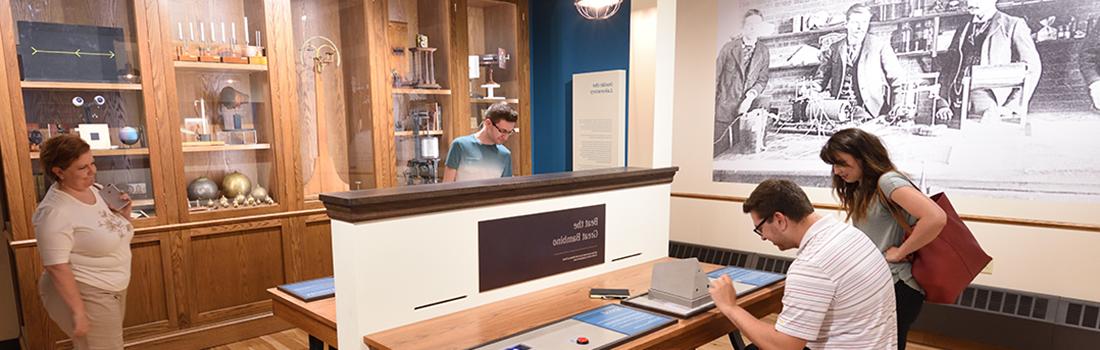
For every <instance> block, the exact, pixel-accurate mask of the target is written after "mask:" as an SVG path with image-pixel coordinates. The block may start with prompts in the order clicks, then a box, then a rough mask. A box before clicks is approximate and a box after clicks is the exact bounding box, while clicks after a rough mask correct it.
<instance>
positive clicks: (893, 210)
mask: <svg viewBox="0 0 1100 350" xmlns="http://www.w3.org/2000/svg"><path fill="white" fill-rule="evenodd" d="M902 176H903V177H904V175H902ZM905 181H909V184H910V185H912V186H913V187H914V188H917V185H916V184H914V183H913V181H912V180H909V178H908V177H905ZM875 188H876V190H877V191H878V195H879V196H881V197H882V201H883V202H882V204H883V206H885V207H886V210H887V211H889V212H890V215H891V216H893V217H894V221H896V222H897V223H898V226H901V228H902V229H903V230H905V238H904V239H909V235H911V234H913V226H911V225H909V222H908V221H906V220H905V217H904V216H902V215H901V211H902V210H905V209H904V208H902V207H901V205H899V204H897V203H895V202H894V200H893V199H890V197H888V196H886V192H883V191H882V187H879V186H878V185H875ZM917 191H920V188H917ZM922 194H923V193H922Z"/></svg>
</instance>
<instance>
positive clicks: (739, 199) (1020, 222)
mask: <svg viewBox="0 0 1100 350" xmlns="http://www.w3.org/2000/svg"><path fill="white" fill-rule="evenodd" d="M672 196H673V197H679V198H691V199H703V200H711V201H720V202H733V203H744V202H745V200H747V199H748V197H743V196H718V195H711V194H701V193H687V192H673V193H672ZM814 208H817V209H829V210H840V206H839V205H836V204H823V203H814ZM959 217H960V218H962V219H963V221H970V222H984V223H990V224H1000V225H1015V226H1027V227H1039V228H1053V229H1060V230H1073V231H1087V232H1100V225H1092V224H1080V223H1074V222H1065V221H1053V220H1032V219H1019V218H1009V217H1003V216H990V215H973V214H959Z"/></svg>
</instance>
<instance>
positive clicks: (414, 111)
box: [386, 0, 454, 186]
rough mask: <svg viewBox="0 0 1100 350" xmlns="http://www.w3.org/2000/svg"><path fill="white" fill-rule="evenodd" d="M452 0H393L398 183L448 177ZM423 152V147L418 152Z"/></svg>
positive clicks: (390, 34)
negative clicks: (445, 173) (444, 175)
mask: <svg viewBox="0 0 1100 350" xmlns="http://www.w3.org/2000/svg"><path fill="white" fill-rule="evenodd" d="M449 4H451V2H450V1H447V0H391V1H390V2H389V7H388V11H387V13H388V18H387V19H388V21H387V23H386V38H387V44H388V46H387V47H388V48H389V53H388V55H389V69H390V75H391V81H390V83H391V84H392V85H393V86H394V88H393V90H392V91H393V115H392V118H393V129H392V130H393V142H394V152H395V160H396V161H395V163H394V169H395V176H396V178H397V185H399V186H404V185H414V184H421V183H436V182H442V180H443V169H442V166H444V165H443V162H444V160H445V156H446V153H445V152H446V150H447V144H446V142H447V141H448V140H450V139H452V138H453V137H454V135H447V133H446V132H445V130H446V127H447V126H449V124H450V123H449V122H448V117H449V116H450V115H452V114H453V113H454V112H453V110H454V106H453V105H452V98H451V96H452V85H453V84H452V82H451V78H450V76H449V75H448V72H449V71H450V70H451V69H452V67H449V66H448V64H447V62H448V59H449V58H450V56H451V48H450V43H451V40H450V39H451V38H450V35H448V34H449V32H448V30H449V28H450V18H451V17H450V15H451V14H450V11H448V9H449V7H448V5H449ZM418 152H419V153H418Z"/></svg>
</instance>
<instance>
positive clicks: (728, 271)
mask: <svg viewBox="0 0 1100 350" xmlns="http://www.w3.org/2000/svg"><path fill="white" fill-rule="evenodd" d="M722 275H729V276H730V279H732V280H733V281H734V282H740V283H744V284H751V285H754V286H766V285H769V284H772V283H775V282H778V281H781V280H783V279H784V278H786V276H785V275H783V274H778V273H772V272H766V271H760V270H750V269H746V268H741V267H737V266H727V267H724V268H721V269H718V270H714V271H711V272H710V273H708V274H707V277H710V278H719V277H722Z"/></svg>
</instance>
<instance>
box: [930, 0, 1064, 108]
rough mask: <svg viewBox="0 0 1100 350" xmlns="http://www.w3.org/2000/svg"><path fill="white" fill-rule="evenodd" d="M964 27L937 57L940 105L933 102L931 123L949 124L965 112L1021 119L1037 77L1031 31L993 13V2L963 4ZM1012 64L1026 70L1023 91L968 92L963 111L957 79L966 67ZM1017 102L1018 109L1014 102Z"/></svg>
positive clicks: (979, 0) (1039, 70) (965, 72)
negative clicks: (966, 17) (966, 18)
mask: <svg viewBox="0 0 1100 350" xmlns="http://www.w3.org/2000/svg"><path fill="white" fill-rule="evenodd" d="M967 12H969V13H970V15H971V17H970V21H969V22H967V24H966V25H964V26H963V27H962V28H959V30H958V31H956V32H955V37H954V38H953V39H951V46H950V47H949V48H948V49H947V52H946V53H944V54H943V55H941V56H940V67H941V69H940V79H939V82H940V99H939V100H937V101H936V117H937V118H938V119H943V120H946V119H951V118H953V117H959V116H961V115H962V108H969V112H970V114H969V115H973V116H975V117H983V116H985V115H987V114H988V115H996V116H1006V115H1008V114H1017V115H1023V114H1026V113H1027V104H1028V102H1029V101H1031V96H1032V94H1033V93H1034V92H1035V87H1036V86H1037V85H1038V83H1039V76H1040V75H1041V74H1042V64H1041V63H1040V61H1039V51H1037V50H1036V49H1035V42H1034V41H1033V40H1032V38H1031V28H1029V27H1028V25H1027V22H1026V21H1024V20H1023V19H1021V18H1019V17H1013V16H1010V15H1008V14H1005V13H1004V12H1001V11H999V10H997V0H969V1H967ZM1013 62H1023V63H1026V64H1027V73H1026V75H1025V76H1024V86H1023V89H1022V91H1021V90H1020V89H1012V88H997V89H975V90H971V91H970V92H969V94H970V106H963V105H962V99H963V96H964V95H963V94H965V93H968V92H967V91H963V90H965V87H964V86H963V82H962V81H963V78H965V77H967V76H970V72H971V69H972V67H974V66H978V65H998V64H1008V63H1013ZM1021 99H1023V104H1022V106H1023V107H1019V106H1021V104H1020V100H1021Z"/></svg>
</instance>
